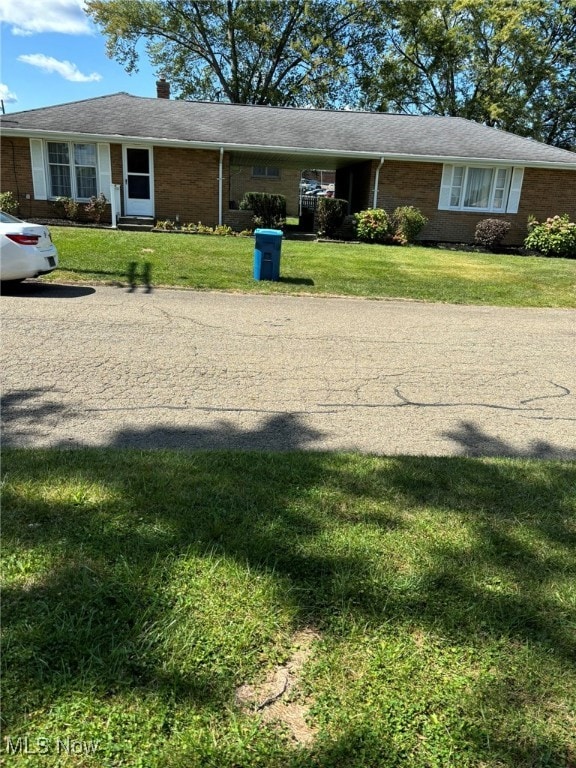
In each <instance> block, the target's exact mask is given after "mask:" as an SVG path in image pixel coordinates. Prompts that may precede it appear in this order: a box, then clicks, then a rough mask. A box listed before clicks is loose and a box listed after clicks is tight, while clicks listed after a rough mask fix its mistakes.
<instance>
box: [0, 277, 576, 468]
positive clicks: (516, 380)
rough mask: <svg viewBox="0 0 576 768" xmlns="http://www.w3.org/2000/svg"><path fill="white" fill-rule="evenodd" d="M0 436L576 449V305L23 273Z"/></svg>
mask: <svg viewBox="0 0 576 768" xmlns="http://www.w3.org/2000/svg"><path fill="white" fill-rule="evenodd" d="M1 307H2V312H1V318H2V395H3V398H2V399H3V407H2V416H3V426H2V442H3V445H5V446H21V447H23V446H27V447H32V446H34V447H46V446H58V447H78V446H119V447H135V448H182V449H200V448H201V449H206V448H207V449H220V448H226V449H229V448H231V449H235V448H237V449H249V450H250V449H258V450H260V449H265V450H275V451H277V450H296V449H305V450H330V451H332V450H339V451H361V452H364V453H370V454H388V455H393V454H412V455H423V454H427V455H470V456H483V455H486V456H492V455H509V456H526V457H532V456H534V457H541V458H576V394H575V390H576V382H575V378H576V367H575V365H574V353H575V351H576V343H575V342H576V324H575V320H576V312H574V311H572V310H563V309H511V308H498V307H479V306H473V307H471V306H454V305H444V304H426V303H420V302H411V301H389V300H386V301H375V300H364V299H351V298H315V297H309V296H308V297H294V296H278V295H276V296H272V295H267V296H266V295H244V294H226V293H197V292H192V291H180V290H153V291H152V292H146V291H145V290H143V289H137V290H135V291H132V292H130V291H127V290H126V289H123V288H120V287H108V286H102V287H97V288H91V287H89V286H67V285H50V284H43V283H33V282H31V283H29V284H24V285H23V286H21V287H19V288H17V289H12V290H11V291H10V292H9V293H8V294H7V293H6V292H5V293H4V295H3V296H2V298H1Z"/></svg>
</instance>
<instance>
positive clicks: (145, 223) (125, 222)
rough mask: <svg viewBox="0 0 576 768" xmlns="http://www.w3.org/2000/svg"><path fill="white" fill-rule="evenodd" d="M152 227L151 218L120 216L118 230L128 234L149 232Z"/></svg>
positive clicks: (152, 220)
mask: <svg viewBox="0 0 576 768" xmlns="http://www.w3.org/2000/svg"><path fill="white" fill-rule="evenodd" d="M153 227H154V219H153V218H152V217H151V216H120V218H119V219H118V229H123V230H124V231H130V232H150V230H151V229H152V228H153Z"/></svg>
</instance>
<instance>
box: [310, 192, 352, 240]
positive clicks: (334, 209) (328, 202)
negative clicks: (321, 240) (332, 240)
mask: <svg viewBox="0 0 576 768" xmlns="http://www.w3.org/2000/svg"><path fill="white" fill-rule="evenodd" d="M347 211H348V201H347V200H339V199H338V198H336V197H321V198H319V200H318V207H317V208H316V223H317V225H318V234H319V235H320V237H334V235H335V234H336V231H337V229H338V227H339V226H340V225H341V224H342V222H343V221H344V217H345V216H346V213H347Z"/></svg>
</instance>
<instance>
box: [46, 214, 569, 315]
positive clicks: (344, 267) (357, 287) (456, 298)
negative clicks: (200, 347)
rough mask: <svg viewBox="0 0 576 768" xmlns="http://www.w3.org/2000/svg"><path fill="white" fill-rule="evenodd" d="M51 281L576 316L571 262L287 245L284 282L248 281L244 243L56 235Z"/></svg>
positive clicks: (250, 246)
mask: <svg viewBox="0 0 576 768" xmlns="http://www.w3.org/2000/svg"><path fill="white" fill-rule="evenodd" d="M52 234H53V238H54V241H55V242H56V244H57V246H58V249H59V252H60V256H61V268H60V269H59V270H58V271H57V272H55V273H54V274H53V275H51V276H49V277H47V278H46V279H48V280H53V281H66V280H74V281H78V280H81V281H86V282H90V283H96V282H102V283H122V284H125V283H126V282H128V280H129V275H130V274H131V270H132V271H134V270H135V272H136V275H137V280H138V281H141V280H143V278H144V275H145V274H146V272H145V270H148V273H149V275H150V282H151V283H152V285H155V286H182V287H186V288H193V289H197V290H227V291H258V292H266V293H272V292H274V293H277V292H279V293H307V294H316V295H318V294H320V295H326V294H329V295H330V294H338V295H351V296H370V297H395V298H408V299H419V300H425V301H440V302H449V303H457V304H492V305H501V306H534V307H576V260H568V259H546V258H536V257H521V256H501V255H493V254H480V253H465V252H461V251H451V250H440V249H435V248H424V247H417V246H412V247H406V248H401V247H393V246H377V245H358V244H342V243H315V242H302V241H296V240H285V241H284V242H283V244H282V257H281V280H280V282H278V283H271V282H268V281H260V282H257V281H254V280H253V278H252V262H253V250H254V241H253V239H251V238H235V237H230V238H226V237H214V236H212V237H211V236H203V235H178V234H166V233H163V234H159V233H134V232H117V231H112V230H103V229H81V228H66V227H53V228H52Z"/></svg>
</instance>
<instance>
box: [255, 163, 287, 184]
mask: <svg viewBox="0 0 576 768" xmlns="http://www.w3.org/2000/svg"><path fill="white" fill-rule="evenodd" d="M262 169H264V173H256V171H257V170H262ZM270 171H274V173H270ZM252 178H254V179H269V180H270V179H271V180H273V181H278V180H279V179H280V168H279V167H278V166H277V165H253V166H252Z"/></svg>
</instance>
